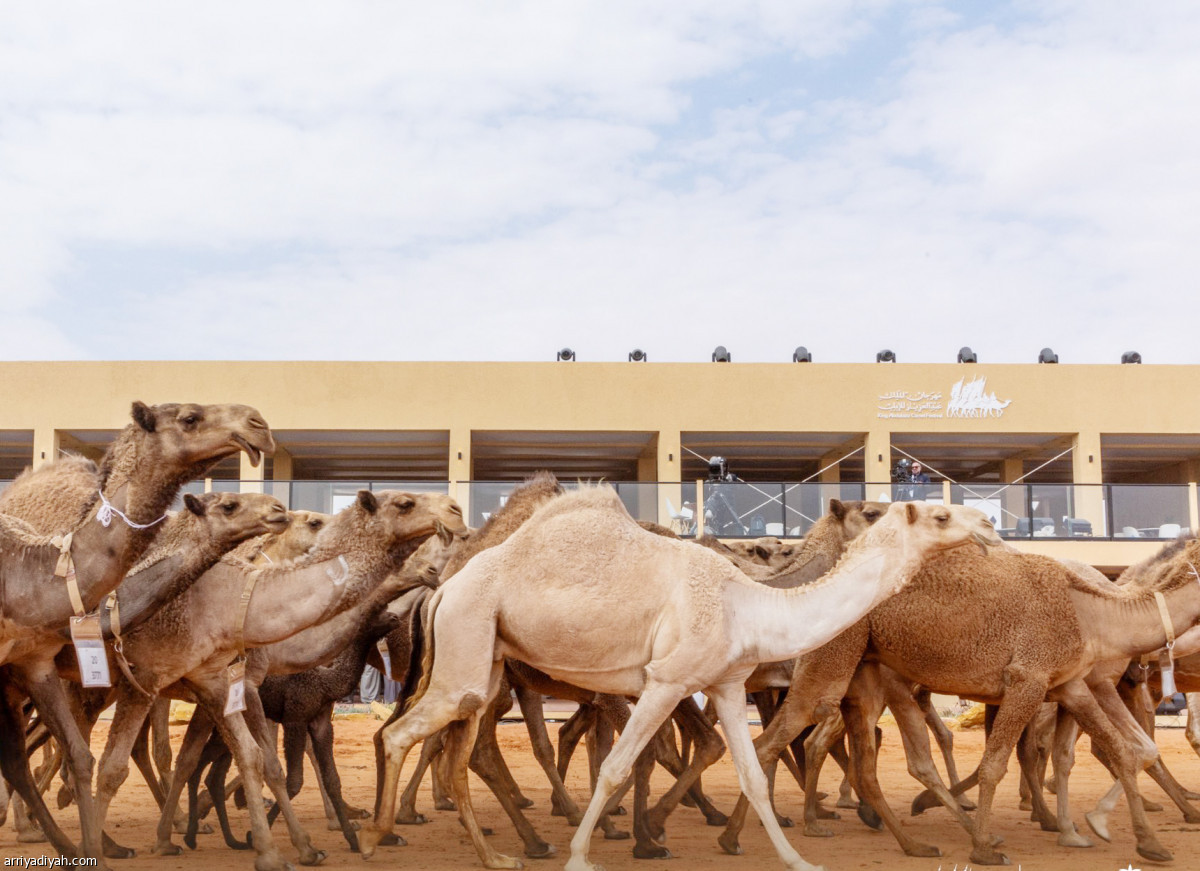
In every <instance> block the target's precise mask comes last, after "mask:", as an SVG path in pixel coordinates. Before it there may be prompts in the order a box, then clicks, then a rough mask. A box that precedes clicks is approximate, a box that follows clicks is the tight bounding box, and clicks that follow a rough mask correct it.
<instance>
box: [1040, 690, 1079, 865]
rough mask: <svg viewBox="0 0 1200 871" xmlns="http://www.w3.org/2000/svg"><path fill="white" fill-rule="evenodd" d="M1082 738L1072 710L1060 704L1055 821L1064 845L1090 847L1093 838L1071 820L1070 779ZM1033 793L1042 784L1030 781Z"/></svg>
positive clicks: (1056, 727)
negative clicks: (1080, 831) (1085, 834)
mask: <svg viewBox="0 0 1200 871" xmlns="http://www.w3.org/2000/svg"><path fill="white" fill-rule="evenodd" d="M1078 740H1079V724H1078V723H1077V722H1076V721H1075V718H1074V717H1072V716H1071V714H1070V712H1069V711H1067V710H1066V709H1065V708H1063V707H1061V706H1060V707H1059V709H1058V712H1057V714H1055V723H1054V744H1053V745H1052V747H1051V753H1052V754H1053V756H1054V796H1055V800H1056V803H1057V811H1058V813H1057V817H1056V823H1057V825H1058V843H1059V846H1062V847H1090V846H1092V842H1091V840H1090V839H1088V838H1086V837H1084V836H1083V835H1081V834H1079V830H1078V829H1076V828H1075V823H1074V821H1073V820H1072V819H1071V807H1070V800H1069V798H1068V795H1069V792H1070V790H1069V787H1068V785H1067V782H1068V779H1069V778H1070V776H1071V769H1072V768H1074V767H1075V743H1076V742H1077V741H1078ZM1030 789H1031V791H1032V792H1035V793H1036V792H1040V791H1041V785H1040V784H1039V783H1031V784H1030Z"/></svg>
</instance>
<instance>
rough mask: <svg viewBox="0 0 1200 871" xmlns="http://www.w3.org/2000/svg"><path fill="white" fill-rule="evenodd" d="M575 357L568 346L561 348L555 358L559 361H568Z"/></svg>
mask: <svg viewBox="0 0 1200 871" xmlns="http://www.w3.org/2000/svg"><path fill="white" fill-rule="evenodd" d="M574 359H575V352H574V351H572V350H571V349H570V348H563V349H562V350H561V351H559V352H558V357H557V360H558V362H560V363H570V362H572V361H574Z"/></svg>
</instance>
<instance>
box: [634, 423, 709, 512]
mask: <svg viewBox="0 0 1200 871" xmlns="http://www.w3.org/2000/svg"><path fill="white" fill-rule="evenodd" d="M681 443H682V438H681V436H680V433H679V430H677V429H660V430H659V431H658V444H657V445H656V447H655V478H656V480H658V482H659V485H658V522H659V523H661V524H662V525H663V526H666V527H670V528H671V529H674V530H675V531H676V532H682V531H686V526H687V521H685V520H680V521H678V522H676V521H674V520H673V519H672V517H671V509H672V508H673V509H674V510H675V513H679V512H680V511H682V510H683V482H682V469H683V456H682V454H683V451H682V449H681V447H680V445H681ZM638 472H639V473H640V472H641V463H640V462H639V463H638ZM694 510H695V509H693V511H694ZM694 518H695V514H693V519H694Z"/></svg>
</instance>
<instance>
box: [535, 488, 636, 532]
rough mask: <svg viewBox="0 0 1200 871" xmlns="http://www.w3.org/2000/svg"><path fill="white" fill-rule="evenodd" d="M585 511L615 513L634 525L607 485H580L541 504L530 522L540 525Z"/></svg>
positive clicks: (615, 493)
mask: <svg viewBox="0 0 1200 871" xmlns="http://www.w3.org/2000/svg"><path fill="white" fill-rule="evenodd" d="M587 510H600V511H616V512H618V513H619V514H622V515H624V517H625V518H626V519H628V520H629V522H630V523H631V524H633V523H635V521H634V519H633V518H632V517H630V515H629V512H628V511H627V510H626V509H625V503H624V502H622V501H621V497H620V496H618V495H617V491H616V490H614V489H613V488H612V487H610V486H609V485H608V484H580V485H579V487H578V488H577V489H575V490H568V491H567V492H566V493H563V494H562V495H561V496H556V497H555V498H553V499H551V500H549V501H548V502H546V503H545V504H543V505H542V506H541V507H540V508H539V509H538V510H537V511H536V512H535V513H534V515H533V517H531V518H530V520H531V521H532V520H535V519H536V520H537V521H538V522H539V523H542V522H545V521H547V520H550V519H552V518H554V517H557V516H559V515H563V514H573V513H575V512H577V511H587Z"/></svg>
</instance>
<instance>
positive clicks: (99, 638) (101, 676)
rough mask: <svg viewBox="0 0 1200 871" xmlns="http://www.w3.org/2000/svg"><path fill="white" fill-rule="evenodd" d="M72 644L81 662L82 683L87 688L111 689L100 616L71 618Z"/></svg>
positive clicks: (89, 615) (80, 674)
mask: <svg viewBox="0 0 1200 871" xmlns="http://www.w3.org/2000/svg"><path fill="white" fill-rule="evenodd" d="M71 643H72V644H73V645H74V646H75V658H76V659H77V660H78V661H79V677H80V682H81V683H82V684H83V685H84V686H85V687H110V686H112V677H111V676H110V675H109V673H108V651H106V650H105V649H104V634H103V633H102V632H101V631H100V615H99V614H88V615H86V616H84V617H72V618H71Z"/></svg>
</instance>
